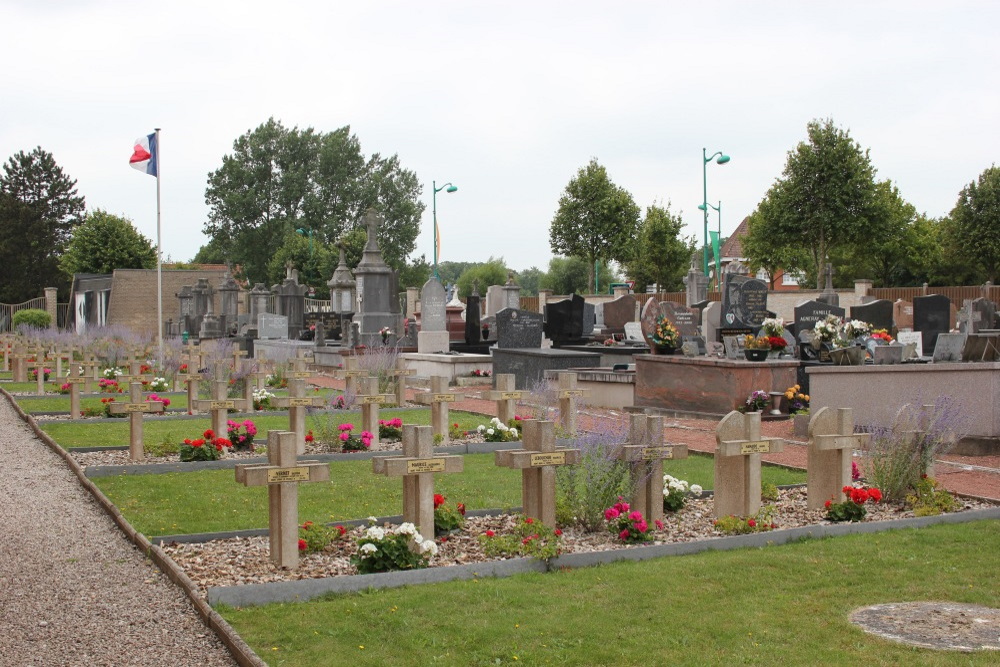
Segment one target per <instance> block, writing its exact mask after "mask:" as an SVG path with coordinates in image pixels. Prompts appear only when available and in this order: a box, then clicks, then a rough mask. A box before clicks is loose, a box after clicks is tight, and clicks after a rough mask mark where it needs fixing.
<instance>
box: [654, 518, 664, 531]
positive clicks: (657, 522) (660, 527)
mask: <svg viewBox="0 0 1000 667" xmlns="http://www.w3.org/2000/svg"><path fill="white" fill-rule="evenodd" d="M653 523H654V524H655V525H656V529H657V530H663V522H662V521H660V520H659V519H656V520H655V521H653Z"/></svg>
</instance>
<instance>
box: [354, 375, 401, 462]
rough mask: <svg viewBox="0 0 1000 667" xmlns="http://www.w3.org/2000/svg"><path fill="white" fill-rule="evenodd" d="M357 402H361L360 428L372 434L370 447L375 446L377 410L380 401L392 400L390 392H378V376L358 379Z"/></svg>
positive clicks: (376, 438) (377, 441)
mask: <svg viewBox="0 0 1000 667" xmlns="http://www.w3.org/2000/svg"><path fill="white" fill-rule="evenodd" d="M358 388H359V390H360V391H359V392H358V397H357V400H358V403H360V404H361V430H362V431H368V432H369V433H371V434H372V441H371V442H372V445H371V446H372V447H375V448H377V447H378V443H379V437H378V411H379V406H381V404H382V403H388V402H390V401H391V400H392V398H393V397H392V394H380V393H378V378H377V377H367V378H361V379H359V380H358Z"/></svg>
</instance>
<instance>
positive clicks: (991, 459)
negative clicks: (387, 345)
mask: <svg viewBox="0 0 1000 667" xmlns="http://www.w3.org/2000/svg"><path fill="white" fill-rule="evenodd" d="M310 382H312V383H313V384H314V385H316V386H319V387H323V388H328V389H341V390H342V389H344V384H345V383H344V381H343V380H337V379H334V378H332V377H329V376H326V375H320V376H319V377H316V378H313V379H312V380H310ZM490 389H491V386H490V385H489V384H483V385H477V386H471V387H462V388H461V389H460V391H461V392H462V393H463V394H464V395H465V397H466V398H464V399H463V400H460V401H455V402H454V403H451V404H450V406H449V408H450V409H452V410H464V411H466V412H474V413H477V414H482V415H489V416H496V403H495V402H494V401H490V400H486V399H484V398H482V396H484V395H485V393H486V392H488V391H490ZM416 393H417V391H416V390H413V389H407V399H409V398H411V397H412V396H413V395H414V394H416ZM627 418H628V415H627V414H626V413H624V412H622V411H618V410H607V409H604V408H591V407H585V408H584V409H583V410H581V412H580V414H579V417H578V426H579V427H580V428H581V429H584V430H587V429H589V428H592V427H593V425H594V421H595V420H601V419H623V420H624V419H627ZM665 423H666V427H665V428H664V434H665V437H666V439H667V441H668V442H674V443H678V444H686V445H687V446H688V448H689V449H691V450H693V451H699V452H713V451H715V427H716V424H717V423H718V422H716V421H715V420H710V419H671V418H667V419H666V420H665ZM761 433H762V435H766V436H771V437H777V438H784V439H785V441H786V446H785V449H784V451H782V452H779V453H776V454H765V455H763V460H764V461H767V462H768V463H777V464H781V465H786V466H791V467H795V468H802V469H805V467H806V458H807V455H806V446H805V445H806V443H805V441H804V439H802V438H799V437H798V436H795V435H793V424H792V420H790V419H788V420H781V421H766V422H763V423H762V424H761ZM934 477H935V478H936V479H937V480H938V481H939V482H941V484H942V486H944V487H945V488H946V489H948V490H949V491H953V492H956V493H964V494H968V495H974V496H981V497H984V498H990V499H993V500H997V501H998V502H1000V456H956V455H946V456H944V457H942V458H941V459H939V460H938V463H937V465H936V468H935V473H934Z"/></svg>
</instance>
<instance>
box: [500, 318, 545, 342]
mask: <svg viewBox="0 0 1000 667" xmlns="http://www.w3.org/2000/svg"><path fill="white" fill-rule="evenodd" d="M496 326H497V347H499V348H503V349H508V348H526V347H527V348H540V347H541V346H542V316H541V314H539V313H532V312H530V311H527V310H520V309H518V308H504V309H503V310H501V311H499V312H497V314H496Z"/></svg>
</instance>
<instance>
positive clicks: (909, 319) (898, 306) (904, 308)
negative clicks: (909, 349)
mask: <svg viewBox="0 0 1000 667" xmlns="http://www.w3.org/2000/svg"><path fill="white" fill-rule="evenodd" d="M892 321H893V323H895V325H896V330H897V331H907V330H912V329H913V304H912V303H910V302H909V301H903V300H902V299H900V300H898V301H896V302H895V303H894V304H892Z"/></svg>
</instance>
